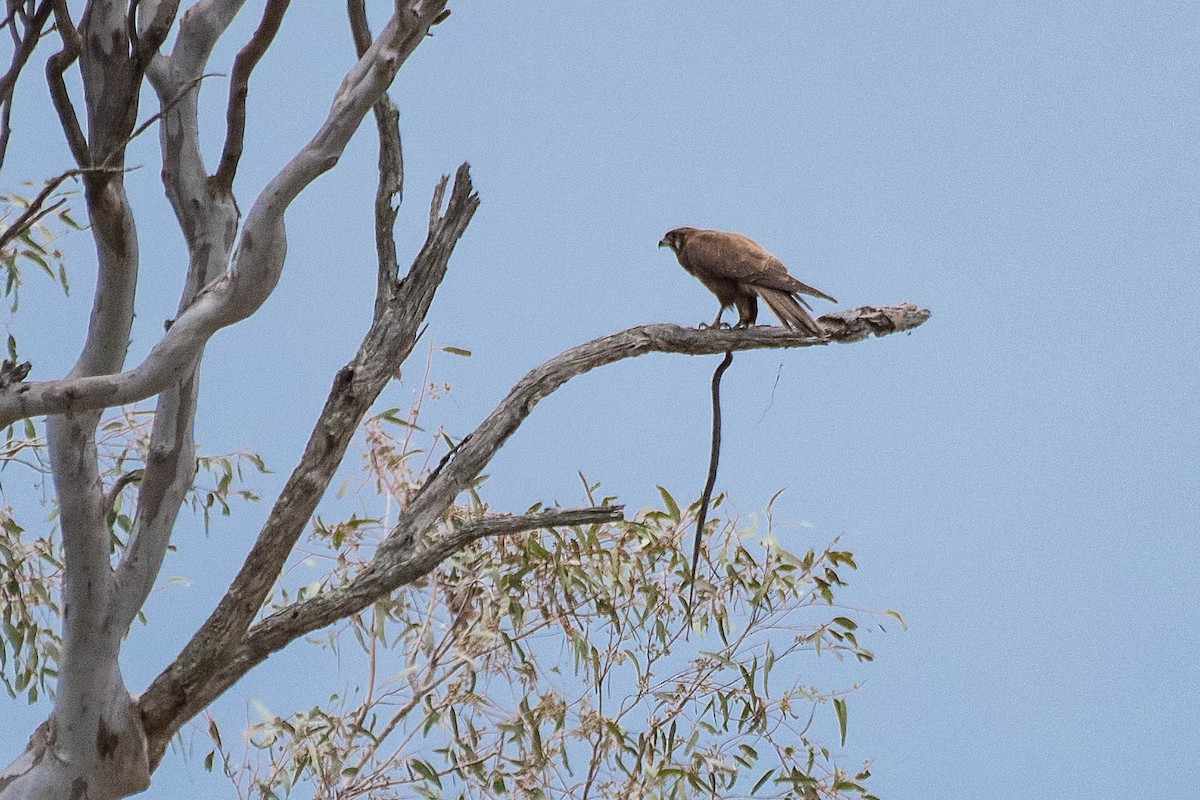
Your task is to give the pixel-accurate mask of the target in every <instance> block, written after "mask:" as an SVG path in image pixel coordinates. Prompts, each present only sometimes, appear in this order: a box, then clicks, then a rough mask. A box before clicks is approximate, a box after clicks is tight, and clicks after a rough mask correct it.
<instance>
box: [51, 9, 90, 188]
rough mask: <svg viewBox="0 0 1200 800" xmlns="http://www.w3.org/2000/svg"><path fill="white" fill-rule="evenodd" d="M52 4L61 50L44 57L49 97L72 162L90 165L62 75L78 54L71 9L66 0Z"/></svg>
mask: <svg viewBox="0 0 1200 800" xmlns="http://www.w3.org/2000/svg"><path fill="white" fill-rule="evenodd" d="M52 2H53V4H54V26H55V27H56V28H57V29H58V35H59V38H61V39H62V49H61V50H59V51H58V52H57V53H55V54H54V55H52V56H50V58H48V59H47V60H46V83H47V84H48V85H49V87H50V99H51V100H52V101H53V102H54V110H55V111H56V112H58V120H59V123H60V124H61V125H62V129H63V135H64V136H66V139H67V146H68V147H69V148H70V149H71V155H72V156H74V157H75V163H76V164H78V165H79V166H80V167H90V166H91V165H92V163H91V161H92V159H91V154H90V153H89V152H88V146H87V137H86V136H84V135H83V128H82V127H81V126H80V125H79V116H78V115H77V114H76V113H75V104H74V103H72V102H71V95H70V94H69V93H68V92H67V84H66V82H65V81H64V80H63V74H64V73H65V72H66V71H67V69H68V68H69V67H70V66H71V64H73V63H75V59H77V58H78V57H79V51H80V49H81V43H80V42H81V40H80V36H79V31H77V30H76V29H75V23H74V22H72V21H71V12H70V10H69V9H68V8H67V0H52Z"/></svg>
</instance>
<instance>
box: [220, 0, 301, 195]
mask: <svg viewBox="0 0 1200 800" xmlns="http://www.w3.org/2000/svg"><path fill="white" fill-rule="evenodd" d="M290 2H291V0H267V5H266V8H264V9H263V15H262V20H261V21H260V22H259V23H258V28H257V29H256V30H255V31H254V34H253V35H252V36H251V37H250V41H249V42H247V43H246V46H245V47H243V48H242V49H241V51H240V52H239V53H238V54H237V58H235V59H234V61H233V75H232V76H231V77H230V80H229V106H228V108H227V109H226V111H225V124H226V129H225V148H224V150H223V151H222V152H221V161H220V163H219V164H218V166H217V172H216V174H215V175H213V184H214V185H215V186H217V187H219V188H220V189H221V190H223V191H225V192H229V191H231V189H232V187H233V177H234V175H235V174H236V173H237V168H238V162H239V161H240V160H241V158H242V148H243V146H244V144H245V138H246V97H247V96H248V95H249V93H250V73H252V72H253V71H254V68H255V67H256V66H257V65H258V62H259V60H261V59H262V57H263V56H264V55H266V52H267V48H269V47H270V46H271V42H272V41H273V40H274V39H275V34H276V33H277V32H278V31H279V26H280V25H281V24H282V23H283V15H284V13H286V12H287V9H288V4H289V3H290Z"/></svg>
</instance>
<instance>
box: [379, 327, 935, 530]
mask: <svg viewBox="0 0 1200 800" xmlns="http://www.w3.org/2000/svg"><path fill="white" fill-rule="evenodd" d="M928 318H929V311H928V310H927V309H918V308H917V306H916V305H914V304H912V303H903V304H901V305H898V306H863V307H861V308H857V309H846V310H843V311H834V312H832V313H829V314H826V315H824V316H823V317H821V320H820V321H821V323H822V325H823V326H824V327H825V330H826V333H827V334H828V340H822V339H817V338H815V337H812V336H808V335H805V334H803V333H800V332H797V331H791V330H788V329H786V328H775V327H757V328H747V329H742V330H715V329H706V330H697V329H694V328H681V327H679V326H678V325H670V324H665V323H660V324H657V325H639V326H637V327H633V328H627V329H626V330H623V331H619V332H618V333H612V334H609V335H608V336H601V337H600V338H598V339H593V340H592V341H590V342H586V343H584V344H581V345H578V346H577V347H573V348H571V349H570V350H567V351H565V352H563V353H560V354H558V355H557V356H555V357H554V358H552V359H550V360H549V361H547V362H545V363H544V364H542V365H541V366H539V367H536V368H535V369H533V370H531V371H530V372H529V373H527V374H526V375H525V377H524V378H522V379H521V380H520V381H518V382H517V384H516V386H514V387H513V388H512V390H511V391H509V393H508V395H507V396H506V397H505V398H504V400H502V401H501V402H500V405H499V406H497V408H496V410H495V411H493V412H492V413H491V414H490V415H489V416H488V418H487V419H485V420H484V421H483V422H482V423H481V424H480V425H479V427H478V428H476V429H475V430H474V431H473V432H472V433H471V434H469V438H464V439H463V441H462V442H461V443H460V445H459V448H458V450H457V451H456V453H455V454H454V458H453V459H452V460H451V461H450V462H449V463H448V464H447V465H446V466H445V467H444V468H443V469H442V471H441V472H440V473H439V474H437V475H435V476H433V477H432V478H430V479H429V480H428V481H427V482H426V483H425V485H424V486H422V488H421V490H420V492H419V494H418V495H417V496H416V497H415V498H414V500H413V502H412V503H411V505H409V507H408V508H406V509H405V510H404V511H403V512H401V514H400V516H399V518H398V519H397V522H396V526H395V529H394V530H393V532H392V534H391V536H395V537H397V538H398V539H400V540H403V539H404V538H406V537H408V536H410V535H411V533H412V531H422V530H426V529H428V528H429V526H430V525H432V524H433V522H434V521H435V520H436V519H437V517H439V516H440V515H441V514H442V512H443V510H444V509H445V508H447V507H448V506H449V505H450V503H451V502H452V501H453V499H454V498H455V497H456V496H457V495H458V494H459V493H460V492H462V491H464V490H465V489H466V488H467V487H468V486H469V484H470V483H471V481H473V480H474V479H475V478H476V477H477V476H478V475H479V473H480V472H481V471H482V470H483V468H484V467H485V466H486V465H487V463H488V462H489V461H491V459H492V456H494V455H495V454H496V451H497V450H499V449H500V447H501V445H503V444H504V442H505V441H507V440H508V437H509V436H511V435H512V434H513V432H515V431H516V429H517V428H518V427H519V426H520V425H521V423H522V422H524V421H525V418H526V417H528V416H529V414H530V412H531V411H532V410H533V408H534V406H536V405H537V403H538V402H539V401H540V400H541V399H542V398H544V397H546V396H547V395H549V394H550V393H551V392H553V391H555V390H556V389H558V388H559V387H560V386H562V385H563V384H564V383H566V382H567V381H568V380H570V379H571V378H573V377H575V376H577V375H582V374H583V373H585V372H588V371H590V370H593V369H595V368H596V367H601V366H604V365H605V364H611V363H613V362H615V361H620V360H622V359H626V358H633V357H636V356H640V355H645V354H646V353H656V352H657V353H680V354H686V355H709V354H715V353H723V352H727V351H732V350H757V349H764V348H793V347H812V346H815V345H824V344H826V342H827V341H832V342H852V341H858V340H860V339H864V338H866V337H867V336H869V335H870V334H872V333H874V334H875V335H876V336H883V335H886V334H888V333H895V332H897V331H903V330H909V329H911V328H915V327H917V326H918V325H920V324H921V323H923V322H924V321H925V320H927V319H928ZM389 538H390V537H389ZM388 546H389V543H388V542H386V541H385V542H384V544H383V546H382V547H383V548H384V549H386V548H387V547H388Z"/></svg>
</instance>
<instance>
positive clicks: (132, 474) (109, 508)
mask: <svg viewBox="0 0 1200 800" xmlns="http://www.w3.org/2000/svg"><path fill="white" fill-rule="evenodd" d="M143 472H144V471H143V470H140V469H135V470H131V471H129V472H126V473H124V474H122V475H121V477H119V478H117V480H116V481H115V482H114V483H113V485H112V486H111V487H110V488H109V490H108V492H106V493H105V495H104V513H105V514H111V513H113V509H114V508H115V507H116V505H117V498H118V497H120V495H121V492H123V491H125V487H126V486H128V485H129V484H131V483H138V482H140V481H141V480H142V474H143Z"/></svg>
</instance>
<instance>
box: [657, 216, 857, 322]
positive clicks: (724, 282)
mask: <svg viewBox="0 0 1200 800" xmlns="http://www.w3.org/2000/svg"><path fill="white" fill-rule="evenodd" d="M658 246H659V247H669V248H671V250H673V251H674V252H675V257H676V258H678V259H679V265H680V266H682V267H683V268H684V269H685V270H687V271H688V272H690V273H691V274H692V275H695V276H696V277H697V278H698V279H699V280H700V282H701V283H703V284H704V285H705V286H706V287H708V290H709V291H710V292H712V293H713V294H715V295H716V296H717V300H718V301H719V302H720V303H721V307H720V308H718V309H717V318H716V319H715V320H713V327H714V328H715V327H717V326H719V325H720V324H721V314H723V313H724V312H725V309H726V308H728V307H729V306H737V310H738V323H737V325H736V326H734V327H737V328H746V327H749V326H750V325H753V324H754V321H755V320H756V319H758V298H759V297H761V298H762V299H763V302H765V303H766V304H767V306H768V307H769V308H770V309H771V310H772V311H773V312H775V316H777V317H779V321H780V322H782V323H783V325H784V327H787V328H791V329H792V330H795V331H803V332H804V333H807V334H811V335H812V336H821V337H824V336H825V331H824V330H823V329H822V328H821V324H820V323H819V322H817V321H816V320H815V319H813V318H812V315H811V314H809V313H808V311H809V310H811V306H809V304H808V303H807V302H805V300H804V298H802V297H800V296H799V295H800V294H807V295H811V296H813V297H820V298H822V299H825V300H829V301H830V302H833V303H836V302H837V301H836V300H834V299H833V298H832V297H830V296H829V295H827V294H825V293H824V292H822V291H819V290H817V289H814V288H813V287H811V286H809V285H808V284H806V283H801V282H800V281H798V280H796V279H795V278H793V277H792V276H791V275H789V274H788V271H787V267H785V266H783V262H782V261H780V260H779V259H778V258H776V257H775V256H773V255H771V254H770V253H768V252H767V251H766V250H764V249H763V246H762V245H760V244H759V243H758V242H756V241H754V240H753V239H751V238H750V237H749V236H743V235H742V234H740V233H730V232H728V231H714V230H708V229H705V228H687V227H684V228H675V229H674V230H671V231H667V233H666V235H665V236H663V238H662V241H661V242H659V243H658Z"/></svg>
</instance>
